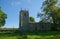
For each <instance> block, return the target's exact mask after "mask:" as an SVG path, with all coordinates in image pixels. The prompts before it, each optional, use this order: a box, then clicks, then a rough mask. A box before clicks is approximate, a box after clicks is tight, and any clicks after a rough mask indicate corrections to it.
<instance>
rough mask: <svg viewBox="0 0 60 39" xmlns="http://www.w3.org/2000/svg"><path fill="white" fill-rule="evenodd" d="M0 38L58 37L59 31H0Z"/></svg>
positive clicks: (59, 38) (42, 38)
mask: <svg viewBox="0 0 60 39" xmlns="http://www.w3.org/2000/svg"><path fill="white" fill-rule="evenodd" d="M0 39H60V31H41V32H37V33H35V32H25V34H24V32H22V33H21V32H20V33H0Z"/></svg>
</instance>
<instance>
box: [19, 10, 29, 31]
mask: <svg viewBox="0 0 60 39" xmlns="http://www.w3.org/2000/svg"><path fill="white" fill-rule="evenodd" d="M28 26H29V12H28V11H27V10H21V11H20V15H19V29H21V30H23V31H26V30H28Z"/></svg>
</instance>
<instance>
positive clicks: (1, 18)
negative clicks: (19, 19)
mask: <svg viewBox="0 0 60 39" xmlns="http://www.w3.org/2000/svg"><path fill="white" fill-rule="evenodd" d="M6 18H7V14H5V13H4V12H3V11H2V9H1V7H0V27H1V26H4V25H5V21H6V20H5V19H6Z"/></svg>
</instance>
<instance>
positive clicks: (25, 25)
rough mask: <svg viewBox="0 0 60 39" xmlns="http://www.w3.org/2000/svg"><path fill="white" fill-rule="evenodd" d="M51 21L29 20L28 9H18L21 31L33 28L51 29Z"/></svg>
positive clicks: (32, 29) (33, 29)
mask: <svg viewBox="0 0 60 39" xmlns="http://www.w3.org/2000/svg"><path fill="white" fill-rule="evenodd" d="M51 27H52V24H51V23H39V22H34V23H30V22H29V11H28V10H20V13H19V29H20V30H23V31H35V30H51Z"/></svg>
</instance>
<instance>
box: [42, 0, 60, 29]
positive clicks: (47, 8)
mask: <svg viewBox="0 0 60 39" xmlns="http://www.w3.org/2000/svg"><path fill="white" fill-rule="evenodd" d="M57 3H58V0H53V1H52V0H45V1H44V2H43V4H42V9H43V11H44V12H45V14H46V15H48V18H50V17H52V20H53V24H54V28H55V29H56V28H57V22H58V19H60V14H59V13H60V11H59V10H60V9H59V7H58V6H56V4H57ZM59 22H60V21H59Z"/></svg>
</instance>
